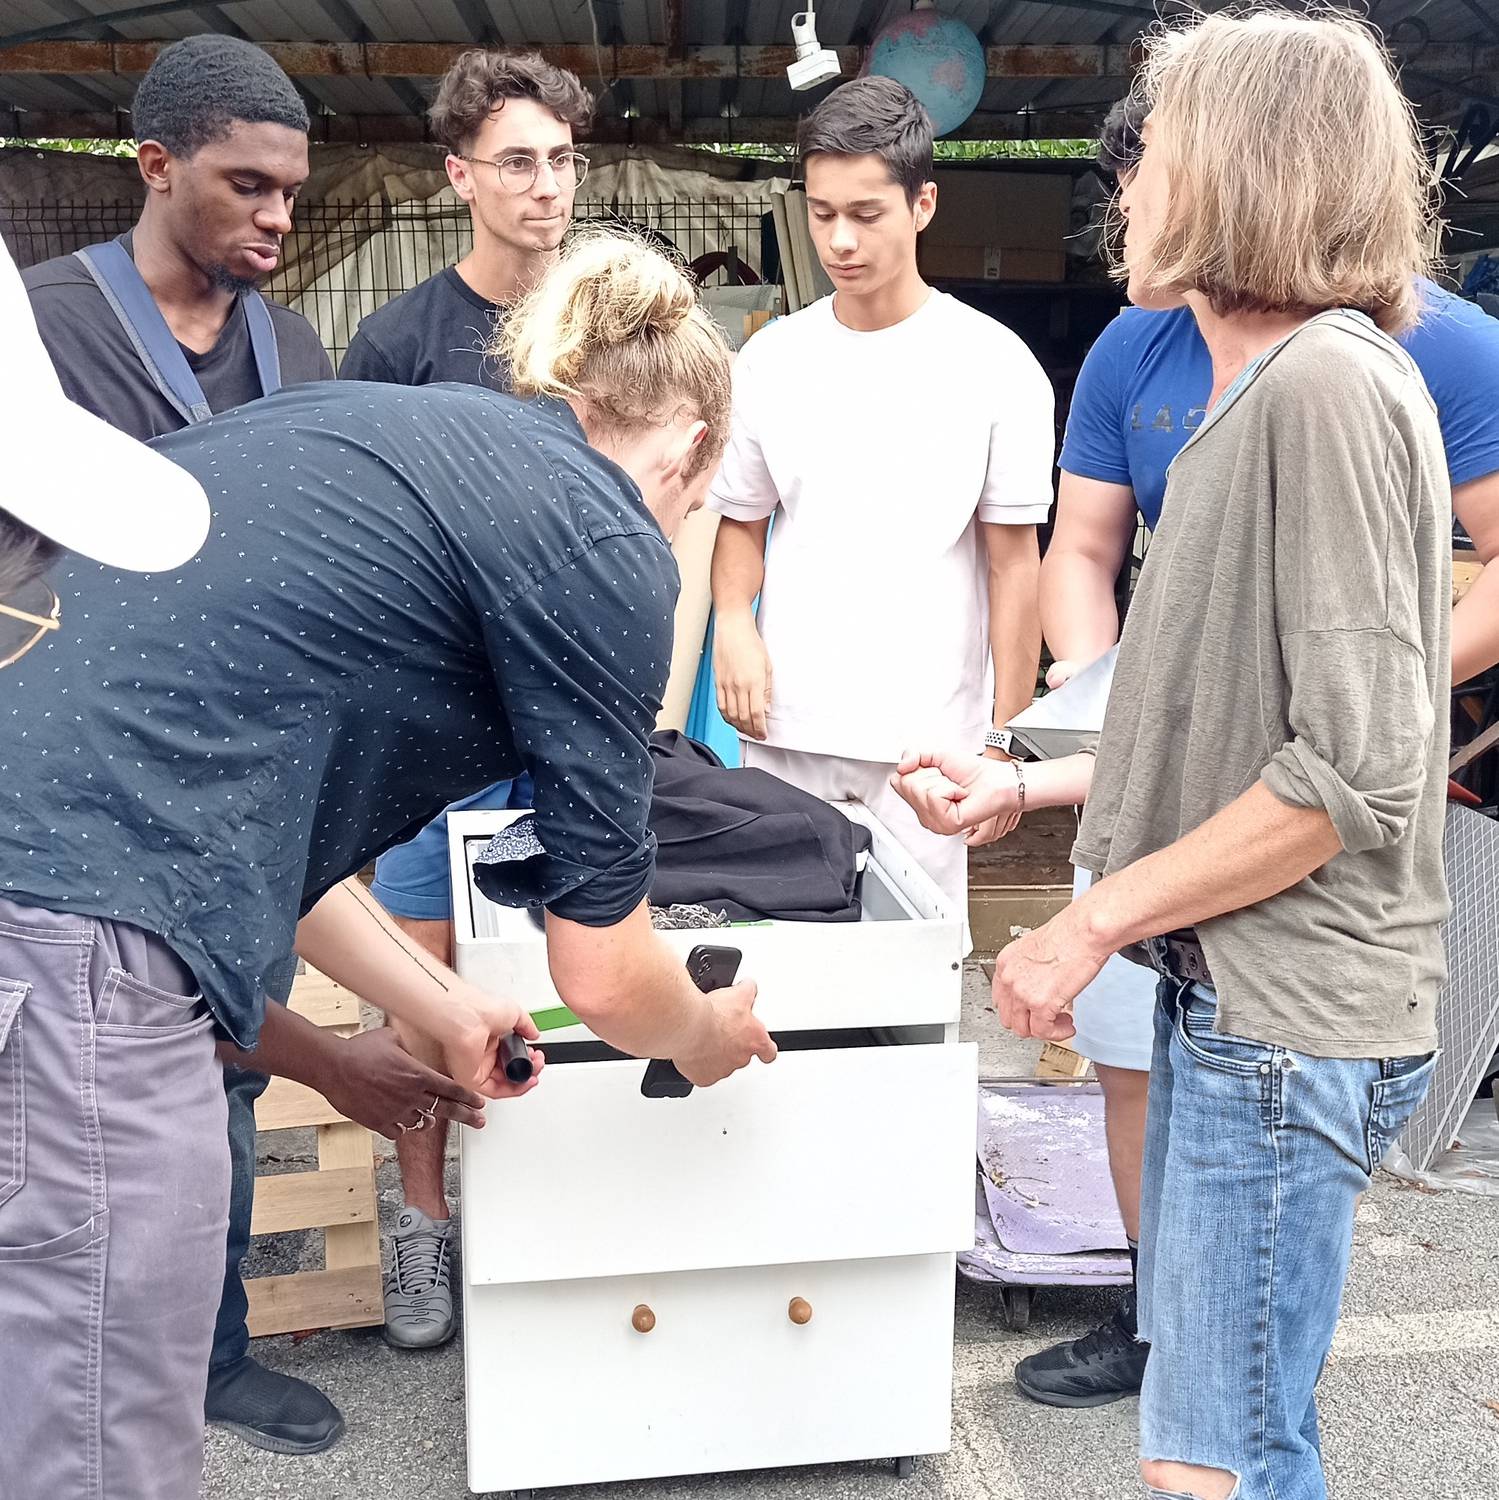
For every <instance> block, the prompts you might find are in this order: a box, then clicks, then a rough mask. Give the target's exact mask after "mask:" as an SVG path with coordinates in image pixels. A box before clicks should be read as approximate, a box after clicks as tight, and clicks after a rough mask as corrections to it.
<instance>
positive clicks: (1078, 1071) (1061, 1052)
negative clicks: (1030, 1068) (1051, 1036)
mask: <svg viewBox="0 0 1499 1500" xmlns="http://www.w3.org/2000/svg"><path fill="white" fill-rule="evenodd" d="M1087 1071H1088V1059H1087V1058H1086V1057H1084V1056H1083V1055H1082V1053H1080V1052H1074V1051H1073V1050H1072V1048H1071V1047H1069V1046H1068V1045H1067V1044H1066V1043H1065V1042H1044V1043H1043V1044H1042V1046H1041V1056H1040V1057H1039V1058H1037V1059H1036V1077H1037V1078H1081V1077H1082V1076H1083V1075H1084V1074H1085V1073H1086V1072H1087Z"/></svg>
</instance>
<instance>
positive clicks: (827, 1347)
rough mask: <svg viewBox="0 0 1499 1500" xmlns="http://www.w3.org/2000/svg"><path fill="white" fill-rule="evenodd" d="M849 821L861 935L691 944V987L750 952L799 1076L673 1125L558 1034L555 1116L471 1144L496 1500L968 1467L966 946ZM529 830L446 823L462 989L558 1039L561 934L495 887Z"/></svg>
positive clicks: (480, 1329)
mask: <svg viewBox="0 0 1499 1500" xmlns="http://www.w3.org/2000/svg"><path fill="white" fill-rule="evenodd" d="M845 811H847V812H848V814H849V816H850V817H853V818H855V819H857V820H858V821H860V822H862V823H865V824H866V825H868V826H869V827H870V829H871V832H872V834H873V837H874V847H873V850H872V852H871V857H870V861H869V864H868V866H867V868H866V870H865V872H864V876H863V889H862V895H863V898H864V906H865V919H864V920H863V921H861V922H858V923H836V924H827V923H810V922H808V923H796V922H775V923H769V924H765V925H759V926H749V927H740V928H733V929H728V930H721V931H717V932H673V933H666V934H664V937H665V939H666V940H667V941H668V942H670V943H672V944H673V945H674V946H677V947H679V948H680V949H681V951H682V956H683V958H684V960H685V958H686V955H687V953H688V951H689V950H690V949H691V948H692V947H693V946H694V945H695V944H697V943H699V942H712V943H720V944H725V945H730V946H733V947H736V948H739V949H740V950H741V951H742V953H743V955H744V957H743V963H742V965H741V970H740V972H741V973H742V974H743V975H744V976H745V977H747V978H753V979H756V980H757V981H758V982H759V985H760V998H759V1002H758V1004H757V1012H758V1013H759V1015H760V1016H761V1017H762V1018H763V1019H764V1020H765V1023H766V1025H767V1026H768V1027H769V1028H770V1029H771V1031H772V1032H774V1033H775V1034H776V1036H777V1039H778V1041H780V1043H781V1045H782V1051H781V1055H780V1057H779V1059H778V1060H777V1061H776V1062H775V1063H774V1064H773V1065H772V1066H770V1067H768V1068H767V1067H764V1066H762V1065H760V1064H758V1063H756V1064H752V1065H751V1066H750V1067H749V1068H747V1069H745V1070H743V1071H741V1072H740V1073H738V1074H736V1075H735V1076H734V1077H732V1078H730V1079H728V1080H727V1081H726V1082H724V1083H721V1084H719V1085H717V1086H716V1087H714V1088H712V1089H698V1090H694V1091H693V1093H692V1094H691V1095H690V1096H689V1097H688V1098H686V1099H646V1098H644V1097H642V1095H641V1093H640V1081H641V1077H642V1075H643V1073H644V1069H645V1064H644V1063H642V1062H639V1061H635V1060H629V1059H613V1060H596V1061H595V1060H568V1061H561V1060H557V1061H554V1060H552V1059H553V1058H560V1057H561V1056H562V1055H564V1054H567V1053H569V1052H572V1053H573V1054H574V1056H577V1055H579V1054H581V1055H582V1056H589V1055H592V1054H594V1053H596V1052H597V1050H598V1049H597V1048H596V1047H594V1048H592V1049H591V1048H589V1047H588V1046H587V1045H584V1046H583V1047H581V1048H572V1047H570V1046H569V1045H567V1044H572V1043H577V1042H582V1043H584V1044H587V1043H588V1042H590V1041H591V1040H592V1039H591V1036H590V1033H589V1032H588V1031H587V1030H586V1029H585V1028H583V1027H581V1026H578V1025H570V1026H569V1025H564V1026H554V1029H552V1030H549V1031H548V1032H547V1033H546V1035H545V1036H544V1038H543V1043H544V1045H546V1046H548V1047H549V1049H551V1050H550V1053H549V1062H548V1066H547V1070H546V1073H545V1075H544V1076H543V1079H542V1083H541V1086H540V1087H539V1088H538V1089H536V1090H535V1091H534V1092H532V1093H531V1094H529V1095H528V1096H527V1097H526V1098H524V1099H521V1100H518V1101H515V1102H513V1103H507V1104H498V1105H494V1106H492V1107H491V1109H490V1111H489V1123H488V1125H487V1127H486V1128H485V1129H484V1130H483V1131H479V1132H474V1131H465V1132H464V1133H463V1142H462V1174H463V1317H464V1359H465V1368H466V1388H467V1389H466V1401H467V1417H468V1480H469V1486H470V1488H471V1489H473V1490H475V1491H479V1492H489V1491H494V1490H531V1489H535V1488H541V1487H545V1486H553V1485H564V1484H579V1483H590V1482H597V1481H607V1480H623V1479H635V1478H644V1477H647V1476H658V1475H668V1474H698V1473H715V1472H721V1471H726V1470H736V1469H749V1468H762V1467H771V1466H781V1465H789V1464H810V1463H827V1462H833V1461H838V1460H853V1459H873V1458H894V1459H904V1458H908V1457H910V1456H914V1455H916V1454H924V1453H936V1452H942V1451H945V1450H946V1449H947V1448H948V1446H949V1442H950V1433H951V1405H952V1336H953V1276H954V1257H955V1253H956V1252H957V1251H958V1250H959V1249H962V1248H966V1247H967V1246H968V1245H969V1244H970V1243H971V1241H972V1237H973V1128H974V1127H973V1120H974V1108H975V1105H974V1100H975V1097H976V1089H977V1058H976V1049H975V1048H974V1047H972V1046H971V1045H967V1044H960V1043H959V1042H958V1041H957V1023H958V1013H959V1002H960V993H961V979H962V973H961V969H962V963H961V959H962V923H961V921H960V919H959V916H958V914H956V913H952V912H949V911H947V910H946V909H945V904H944V900H943V897H942V896H941V894H940V893H939V892H938V891H937V890H936V888H935V887H934V886H933V885H932V884H931V882H930V881H929V880H927V879H926V877H925V876H924V874H923V873H922V872H921V871H920V870H918V869H916V868H915V867H914V866H913V865H912V864H911V862H910V860H909V859H908V857H906V856H905V854H904V852H903V851H902V850H901V849H900V848H899V846H898V845H896V844H894V842H893V840H891V839H890V837H889V835H888V834H887V833H885V831H884V830H883V829H882V828H881V827H879V825H878V824H876V823H875V822H874V820H873V819H872V818H871V817H870V815H869V814H868V813H867V812H866V811H865V810H864V809H863V808H861V807H859V806H857V805H849V806H848V807H847V808H846V809H845ZM513 816H514V815H513V814H509V813H495V812H471V813H459V814H453V815H452V816H451V817H450V819H449V835H450V840H451V849H452V867H453V877H454V891H455V894H456V899H455V901H454V920H455V928H456V933H455V937H456V965H457V968H458V971H459V973H460V974H462V975H464V976H465V977H466V978H468V979H470V980H472V981H474V982H475V983H477V984H480V985H482V986H483V987H485V988H487V989H490V990H492V991H493V992H495V993H498V994H506V995H511V996H516V997H520V998H523V999H524V1000H525V1003H526V1004H527V1005H528V1006H529V1007H530V1008H531V1010H532V1011H533V1013H536V1014H538V1015H539V1016H545V1017H546V1019H547V1020H549V1021H552V1022H554V1023H555V1022H556V1021H557V1020H558V1015H557V1012H558V1010H559V1009H560V1007H561V1000H560V999H559V997H558V995H557V992H556V990H555V989H554V988H553V987H552V984H551V980H550V977H549V975H548V971H547V964H546V947H545V942H544V940H543V938H542V935H541V933H540V931H539V930H538V929H537V928H536V927H535V925H534V924H533V923H532V921H531V920H530V918H529V917H528V916H527V915H526V914H525V913H524V912H516V911H511V910H507V909H504V908H500V907H496V906H494V905H493V904H491V903H490V902H488V901H486V900H485V898H484V897H483V896H481V895H479V894H478V892H477V891H476V890H475V889H474V887H473V884H472V879H471V860H472V857H473V855H474V854H475V853H476V852H477V851H478V849H479V848H481V847H482V845H483V843H484V842H485V841H486V840H487V838H488V837H489V836H490V835H491V834H493V833H494V832H495V831H497V830H498V829H499V828H500V827H502V826H503V825H504V824H505V823H506V822H507V821H509V820H510V819H511V818H512V817H513ZM549 1012H550V1013H551V1014H550V1015H548V1013H549ZM871 1028H877V1029H878V1037H879V1041H880V1042H881V1043H883V1044H882V1045H871V1044H870V1043H871V1042H872V1041H873V1040H874V1038H873V1037H872V1036H871V1033H870V1029H871ZM558 1044H563V1045H561V1046H559V1045H558Z"/></svg>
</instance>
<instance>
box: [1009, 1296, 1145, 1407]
mask: <svg viewBox="0 0 1499 1500" xmlns="http://www.w3.org/2000/svg"><path fill="white" fill-rule="evenodd" d="M1134 1312H1135V1308H1134V1298H1133V1297H1131V1298H1130V1299H1129V1301H1128V1302H1127V1303H1126V1304H1125V1306H1124V1307H1122V1308H1121V1309H1120V1310H1119V1312H1117V1313H1116V1314H1115V1315H1114V1316H1113V1317H1112V1318H1110V1319H1109V1321H1108V1322H1107V1323H1105V1324H1104V1325H1103V1326H1102V1327H1100V1328H1095V1329H1094V1330H1093V1332H1092V1333H1085V1334H1084V1335H1083V1336H1082V1338H1080V1339H1073V1340H1071V1341H1070V1342H1069V1343H1066V1344H1054V1345H1053V1346H1052V1347H1051V1348H1050V1349H1043V1350H1042V1351H1041V1352H1040V1353H1039V1354H1032V1355H1031V1356H1030V1357H1029V1358H1028V1359H1023V1360H1021V1361H1020V1363H1019V1364H1018V1365H1016V1366H1015V1384H1016V1385H1018V1386H1019V1387H1020V1390H1021V1394H1022V1395H1026V1396H1029V1397H1030V1398H1031V1400H1032V1401H1039V1402H1041V1404H1042V1405H1043V1406H1107V1405H1108V1404H1109V1402H1110V1401H1122V1400H1124V1398H1125V1397H1126V1396H1138V1395H1139V1394H1140V1383H1141V1382H1142V1381H1143V1380H1144V1379H1145V1361H1146V1360H1147V1359H1149V1357H1150V1345H1149V1344H1142V1343H1140V1342H1138V1340H1136V1338H1135V1330H1134V1321H1135V1319H1134Z"/></svg>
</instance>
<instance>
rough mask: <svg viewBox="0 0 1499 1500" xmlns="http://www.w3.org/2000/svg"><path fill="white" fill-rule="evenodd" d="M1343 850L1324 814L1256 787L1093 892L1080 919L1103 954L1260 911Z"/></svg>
mask: <svg viewBox="0 0 1499 1500" xmlns="http://www.w3.org/2000/svg"><path fill="white" fill-rule="evenodd" d="M1340 848H1341V845H1340V844H1339V842H1338V837H1337V834H1336V833H1335V832H1334V831H1333V825H1332V819H1331V818H1329V817H1328V815H1327V814H1326V813H1325V812H1324V811H1322V810H1321V809H1320V808H1304V807H1292V806H1290V805H1289V804H1288V803H1284V802H1282V801H1280V799H1279V798H1277V797H1276V796H1275V795H1274V794H1273V793H1271V792H1270V791H1269V790H1268V789H1267V788H1266V787H1265V786H1264V785H1263V784H1262V783H1260V782H1256V783H1255V784H1254V785H1253V786H1252V787H1250V788H1249V790H1248V791H1247V792H1244V793H1243V794H1241V795H1240V796H1238V797H1236V798H1235V799H1234V800H1233V801H1232V802H1231V803H1229V805H1228V806H1227V807H1225V808H1224V809H1223V811H1222V812H1220V813H1218V814H1216V815H1215V816H1214V817H1211V818H1209V819H1208V820H1207V822H1205V823H1203V824H1201V825H1200V826H1199V827H1197V828H1194V829H1193V830H1192V832H1191V833H1188V834H1186V835H1185V836H1184V837H1182V838H1179V839H1177V840H1176V842H1175V843H1173V844H1169V845H1167V847H1166V848H1164V849H1161V850H1159V851H1157V852H1156V853H1155V854H1151V855H1147V856H1146V857H1145V858H1144V859H1141V860H1137V861H1136V862H1135V863H1134V864H1132V865H1129V866H1128V867H1126V868H1125V869H1123V870H1120V871H1119V872H1118V873H1117V874H1114V875H1110V876H1109V877H1108V878H1107V879H1106V880H1102V881H1100V882H1099V883H1098V884H1097V885H1095V886H1093V887H1092V889H1090V890H1089V891H1088V892H1087V893H1086V895H1084V896H1082V897H1081V898H1080V899H1079V900H1078V901H1077V902H1075V903H1074V905H1075V906H1076V908H1077V910H1076V916H1077V918H1078V919H1079V920H1080V921H1082V922H1083V923H1084V924H1085V927H1086V930H1087V931H1088V932H1089V933H1090V934H1091V935H1092V937H1093V938H1094V939H1096V941H1097V943H1098V945H1099V946H1100V949H1101V951H1107V952H1111V953H1112V952H1117V951H1118V950H1119V949H1120V948H1123V947H1126V946H1127V945H1129V944H1130V943H1137V942H1140V941H1142V940H1143V939H1145V938H1150V937H1159V936H1161V935H1162V934H1164V933H1168V932H1174V931H1176V930H1177V929H1178V928H1183V927H1193V926H1195V925H1196V924H1197V923H1199V922H1206V921H1208V920H1209V919H1210V918H1212V917H1219V916H1222V915H1223V914H1224V913H1225V912H1230V911H1238V910H1239V909H1240V908H1242V907H1246V906H1255V905H1257V904H1258V903H1259V902H1261V901H1267V900H1269V899H1270V897H1272V896H1276V895H1279V893H1280V892H1281V891H1284V890H1288V889H1289V888H1290V887H1291V886H1293V885H1295V884H1297V883H1298V882H1299V881H1302V880H1305V879H1306V877H1307V876H1308V875H1310V874H1311V873H1312V872H1313V871H1314V870H1319V869H1321V867H1322V866H1323V865H1325V864H1326V863H1327V862H1328V860H1330V859H1332V858H1333V856H1334V855H1336V854H1337V853H1338V852H1339V850H1340Z"/></svg>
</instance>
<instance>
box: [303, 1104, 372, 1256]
mask: <svg viewBox="0 0 1499 1500" xmlns="http://www.w3.org/2000/svg"><path fill="white" fill-rule="evenodd" d="M317 1159H318V1166H319V1167H320V1168H321V1169H322V1170H321V1171H320V1172H319V1174H318V1175H319V1176H321V1175H322V1173H323V1172H327V1173H330V1174H332V1173H342V1172H346V1171H347V1172H360V1173H362V1174H363V1176H364V1180H365V1181H366V1182H367V1183H368V1184H369V1191H370V1201H371V1203H372V1204H373V1202H374V1192H375V1146H374V1138H373V1137H372V1136H371V1134H370V1132H369V1131H368V1130H366V1129H365V1128H364V1126H363V1125H355V1124H353V1123H351V1122H349V1121H344V1122H343V1123H341V1124H338V1125H323V1126H320V1127H319V1128H318V1133H317ZM323 1240H324V1244H325V1247H326V1248H325V1260H324V1263H325V1264H326V1265H327V1267H328V1269H329V1270H330V1271H337V1270H341V1269H345V1268H352V1267H355V1266H368V1265H373V1266H374V1267H375V1268H376V1271H377V1273H378V1270H379V1266H380V1225H379V1221H378V1220H377V1218H376V1217H375V1215H374V1214H373V1213H372V1214H371V1215H370V1216H369V1218H368V1219H365V1220H360V1221H358V1222H351V1223H348V1224H338V1225H332V1226H330V1227H329V1228H328V1231H327V1233H326V1234H324V1236H323Z"/></svg>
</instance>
